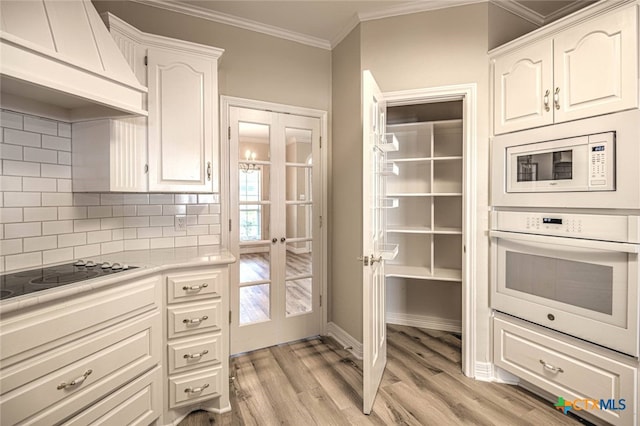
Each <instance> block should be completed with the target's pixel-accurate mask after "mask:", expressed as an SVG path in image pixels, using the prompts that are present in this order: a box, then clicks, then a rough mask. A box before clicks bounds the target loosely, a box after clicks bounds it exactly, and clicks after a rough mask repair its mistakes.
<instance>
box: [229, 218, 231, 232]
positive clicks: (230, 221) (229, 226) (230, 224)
mask: <svg viewBox="0 0 640 426" xmlns="http://www.w3.org/2000/svg"><path fill="white" fill-rule="evenodd" d="M229 232H231V219H229Z"/></svg>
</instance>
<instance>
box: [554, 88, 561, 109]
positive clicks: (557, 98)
mask: <svg viewBox="0 0 640 426" xmlns="http://www.w3.org/2000/svg"><path fill="white" fill-rule="evenodd" d="M553 104H554V105H555V106H556V109H560V88H559V87H556V91H555V92H553Z"/></svg>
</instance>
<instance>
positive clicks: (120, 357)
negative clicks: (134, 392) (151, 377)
mask: <svg viewBox="0 0 640 426" xmlns="http://www.w3.org/2000/svg"><path fill="white" fill-rule="evenodd" d="M159 318H160V314H159V312H158V313H156V314H154V315H151V316H148V317H147V318H145V319H144V320H142V321H139V322H136V323H135V324H132V325H125V326H120V327H113V330H112V329H109V330H107V331H104V332H102V333H100V334H97V335H95V336H90V337H89V338H87V339H84V340H83V341H81V342H78V343H77V344H75V343H74V344H73V345H70V346H71V348H67V347H63V348H60V349H59V350H56V351H52V353H50V354H45V355H43V356H41V357H39V358H38V359H35V360H29V361H25V362H24V363H21V364H17V365H15V366H13V367H11V368H9V369H6V370H7V371H5V370H4V369H3V370H2V393H3V394H2V398H1V399H0V419H1V422H0V423H2V424H16V423H18V422H21V421H24V420H26V419H28V422H29V423H30V424H31V423H33V424H48V425H50V424H54V423H57V422H59V421H61V420H63V419H65V418H67V417H68V416H69V415H71V414H73V413H75V412H78V411H79V410H81V409H83V408H84V407H86V406H88V405H90V404H92V403H94V402H95V401H97V400H98V399H100V398H102V397H103V396H104V395H107V394H109V393H111V392H113V391H114V390H116V389H119V388H120V387H121V386H122V385H123V384H125V383H127V382H128V381H130V380H131V379H132V378H134V377H136V376H138V375H140V374H142V373H144V372H145V371H147V370H149V369H151V368H152V367H153V366H154V365H157V364H158V362H159V354H158V353H157V349H158V348H159V345H160V341H159V338H160V330H161V328H160V323H159ZM5 373H6V374H7V376H6V379H5ZM5 381H6V388H5ZM20 381H22V383H23V385H22V386H20V387H16V388H15V389H12V390H9V389H10V388H12V387H14V385H15V384H16V383H17V382H20Z"/></svg>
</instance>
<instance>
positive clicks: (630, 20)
mask: <svg viewBox="0 0 640 426" xmlns="http://www.w3.org/2000/svg"><path fill="white" fill-rule="evenodd" d="M636 28H637V14H636V13H629V10H628V9H624V10H621V11H618V12H616V13H612V14H608V15H605V16H602V17H599V18H598V19H595V20H593V21H590V22H585V23H583V24H581V25H578V26H576V27H575V28H572V29H569V30H567V31H564V32H562V33H560V34H558V35H557V36H556V37H555V41H554V43H555V45H554V68H555V70H554V75H555V87H556V90H558V89H559V93H558V95H559V97H558V102H559V108H558V106H556V108H557V109H556V111H555V121H556V122H562V121H567V120H575V119H578V118H584V117H588V116H594V115H599V114H606V113H609V112H615V111H620V110H623V109H628V108H635V107H637V106H638V81H637V75H638V72H637V68H638V59H637V38H636V37H637V36H636Z"/></svg>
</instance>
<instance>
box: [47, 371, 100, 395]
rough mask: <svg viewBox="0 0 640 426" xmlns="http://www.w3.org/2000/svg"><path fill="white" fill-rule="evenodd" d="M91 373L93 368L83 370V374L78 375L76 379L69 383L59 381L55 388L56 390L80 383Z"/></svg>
mask: <svg viewBox="0 0 640 426" xmlns="http://www.w3.org/2000/svg"><path fill="white" fill-rule="evenodd" d="M91 373H93V370H87V371H85V372H84V374H83V375H82V376H80V377H78V378H77V379H73V380H72V381H70V382H69V383H67V382H62V383H60V384H59V385H58V387H57V388H56V389H58V390H60V389H66V388H68V387H71V386H75V385H79V384H82V382H84V381H85V380H86V379H87V377H89V374H91Z"/></svg>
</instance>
